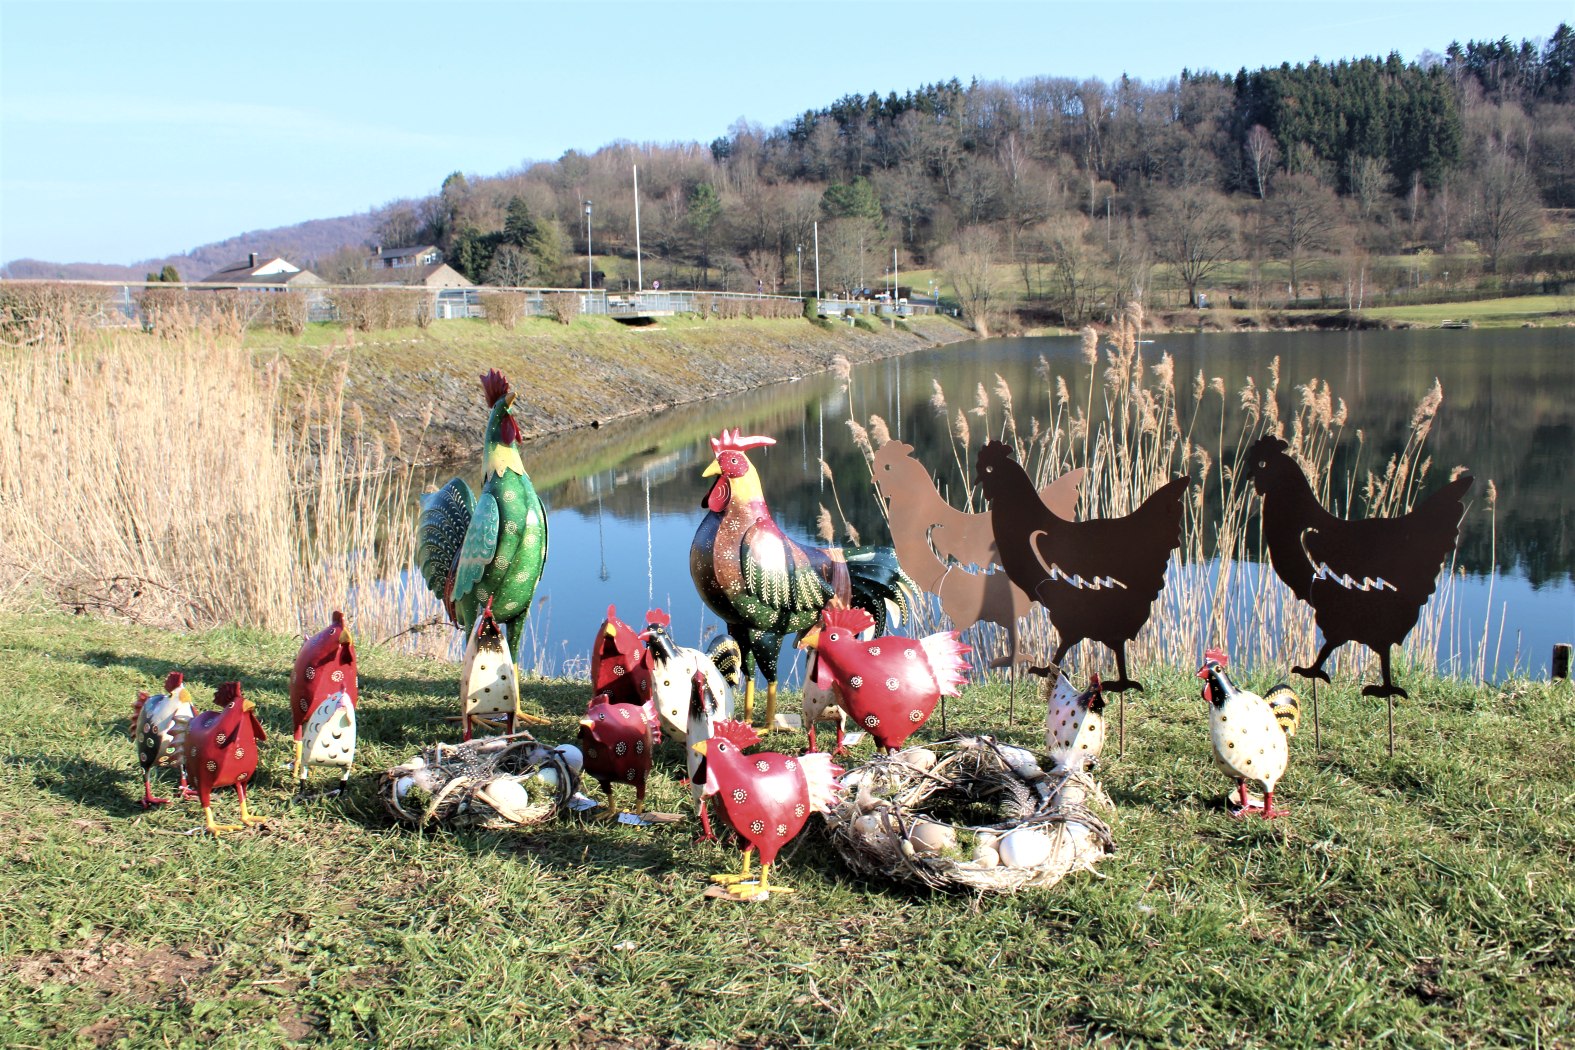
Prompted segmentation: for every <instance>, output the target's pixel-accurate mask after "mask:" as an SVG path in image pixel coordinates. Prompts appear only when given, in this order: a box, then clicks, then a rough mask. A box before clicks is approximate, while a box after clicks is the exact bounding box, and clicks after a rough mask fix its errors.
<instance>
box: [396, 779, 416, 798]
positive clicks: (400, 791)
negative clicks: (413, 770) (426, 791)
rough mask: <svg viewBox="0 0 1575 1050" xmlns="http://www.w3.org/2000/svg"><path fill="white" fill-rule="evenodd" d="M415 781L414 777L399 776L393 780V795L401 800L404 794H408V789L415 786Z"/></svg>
mask: <svg viewBox="0 0 1575 1050" xmlns="http://www.w3.org/2000/svg"><path fill="white" fill-rule="evenodd" d="M415 783H416V778H415V777H400V778H399V779H398V780H396V781H394V797H395V798H397V799H399V800H400V801H401V802H403V801H404V799H405V796H406V795H408V794H410V789H411V788H412V787H414V786H415Z"/></svg>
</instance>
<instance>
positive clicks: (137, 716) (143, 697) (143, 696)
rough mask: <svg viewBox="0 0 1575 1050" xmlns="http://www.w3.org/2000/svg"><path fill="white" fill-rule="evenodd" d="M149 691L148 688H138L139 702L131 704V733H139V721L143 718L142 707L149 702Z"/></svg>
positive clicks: (133, 734) (134, 734)
mask: <svg viewBox="0 0 1575 1050" xmlns="http://www.w3.org/2000/svg"><path fill="white" fill-rule="evenodd" d="M148 697H149V693H148V691H147V690H146V689H138V690H137V702H136V703H134V704H132V705H131V735H132V736H136V734H137V723H138V722H140V721H141V720H142V708H143V705H145V704H146V703H147V702H148Z"/></svg>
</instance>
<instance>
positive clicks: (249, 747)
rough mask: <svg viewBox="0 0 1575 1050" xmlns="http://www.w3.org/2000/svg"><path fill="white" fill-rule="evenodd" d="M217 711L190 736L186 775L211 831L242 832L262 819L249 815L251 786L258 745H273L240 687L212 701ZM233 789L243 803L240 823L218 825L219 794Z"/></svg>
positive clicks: (230, 685)
mask: <svg viewBox="0 0 1575 1050" xmlns="http://www.w3.org/2000/svg"><path fill="white" fill-rule="evenodd" d="M213 703H214V706H215V707H216V708H217V710H214V711H204V712H203V713H202V714H200V715H197V716H196V717H194V718H193V719H192V720H191V726H190V728H188V729H187V730H186V769H187V771H188V772H190V774H191V776H192V779H194V780H195V781H196V782H197V798H198V800H199V801H201V803H202V816H203V820H204V822H205V826H206V827H207V829H208V831H210V832H212V833H213V834H214V835H218V834H219V833H220V832H221V831H239V830H241V828H243V827H245V826H246V825H248V824H261V823H262V822H263V818H262V817H259V816H257V815H256V814H254V813H248V812H246V785H247V784H248V783H249V782H250V781H251V780H252V779H253V777H255V776H256V773H257V745H258V744H259V743H261V742H262V741H264V740H266V739H268V735H267V734H266V733H264V732H263V727H262V722H260V721H259V720H258V718H257V708H256V707H255V706H254V705H253V704H252V702H251V701H250V700H248V699H246V697H244V696H242V695H241V683H239V682H225V683H224V684H223V685H221V686H219V691H218V692H217V693H216V694H214V697H213ZM222 787H234V788H235V793H236V794H237V795H238V796H240V800H241V823H239V824H215V823H214V822H213V804H212V796H213V789H214V788H222Z"/></svg>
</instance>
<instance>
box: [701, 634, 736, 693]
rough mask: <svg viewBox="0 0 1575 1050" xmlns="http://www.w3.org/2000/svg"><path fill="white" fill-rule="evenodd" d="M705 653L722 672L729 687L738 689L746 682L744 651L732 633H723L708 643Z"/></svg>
mask: <svg viewBox="0 0 1575 1050" xmlns="http://www.w3.org/2000/svg"><path fill="white" fill-rule="evenodd" d="M705 654H706V656H707V657H708V658H709V659H710V661H711V662H712V663H713V664H715V665H716V669H717V670H718V671H720V672H721V673H722V677H723V679H725V680H726V682H727V684H728V687H729V688H732V689H737V688H739V687H740V686H742V685H743V684H744V651H743V650H742V649H740V648H739V647H738V641H737V639H735V638H734V637H733V636H732V635H730V634H722V635H718V636H717V637H715V638H713V639H711V640H710V641H709V642H707V643H706V647H705Z"/></svg>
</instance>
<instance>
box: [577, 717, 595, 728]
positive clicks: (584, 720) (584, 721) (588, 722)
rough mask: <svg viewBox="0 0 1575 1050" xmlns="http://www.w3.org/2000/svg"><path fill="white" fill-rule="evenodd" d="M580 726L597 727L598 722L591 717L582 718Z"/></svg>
mask: <svg viewBox="0 0 1575 1050" xmlns="http://www.w3.org/2000/svg"><path fill="white" fill-rule="evenodd" d="M580 728H581V729H595V728H596V723H595V722H592V721H591V720H590V719H589V718H582V719H580Z"/></svg>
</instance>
